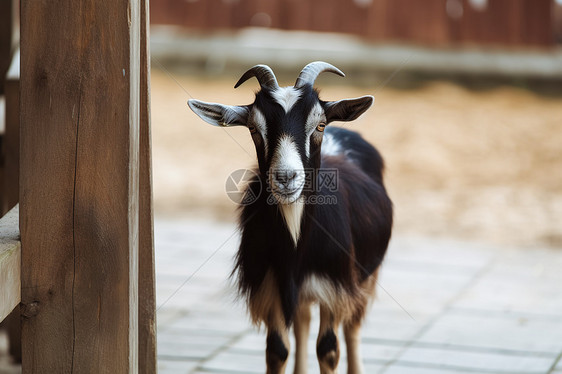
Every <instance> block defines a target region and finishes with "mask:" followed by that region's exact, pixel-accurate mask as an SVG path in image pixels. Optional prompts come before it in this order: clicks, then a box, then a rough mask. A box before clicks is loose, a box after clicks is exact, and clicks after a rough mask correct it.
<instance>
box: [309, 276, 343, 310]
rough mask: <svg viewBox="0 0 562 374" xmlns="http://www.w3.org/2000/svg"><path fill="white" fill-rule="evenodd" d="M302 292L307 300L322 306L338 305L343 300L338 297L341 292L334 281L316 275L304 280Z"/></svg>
mask: <svg viewBox="0 0 562 374" xmlns="http://www.w3.org/2000/svg"><path fill="white" fill-rule="evenodd" d="M301 292H302V294H303V297H304V298H305V299H307V300H311V301H315V302H318V303H320V304H322V305H337V304H338V303H339V302H340V300H341V296H338V294H339V293H340V292H339V290H338V288H337V287H336V286H335V285H334V283H333V282H332V281H330V280H329V279H327V278H324V277H319V276H317V275H314V274H313V275H311V276H310V277H308V278H306V279H305V280H304V282H303V284H302V291H301Z"/></svg>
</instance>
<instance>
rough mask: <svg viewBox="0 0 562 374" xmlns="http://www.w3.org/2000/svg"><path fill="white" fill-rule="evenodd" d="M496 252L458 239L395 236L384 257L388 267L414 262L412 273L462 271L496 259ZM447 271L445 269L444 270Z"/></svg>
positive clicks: (479, 266) (480, 266) (493, 249)
mask: <svg viewBox="0 0 562 374" xmlns="http://www.w3.org/2000/svg"><path fill="white" fill-rule="evenodd" d="M496 253H497V252H496V249H495V248H490V247H489V246H486V245H482V244H476V243H467V242H463V241H457V240H447V239H438V240H437V239H428V238H427V237H395V238H393V239H392V240H391V242H390V246H389V249H388V254H387V258H386V259H385V261H386V260H388V262H389V264H395V263H396V264H400V263H402V264H404V263H417V264H419V267H414V268H413V269H412V270H414V271H428V272H430V271H432V270H433V269H435V268H437V267H438V266H439V265H441V267H442V268H444V269H443V270H441V271H445V272H447V273H449V272H451V271H452V272H454V273H458V272H464V271H471V270H474V269H480V268H482V267H483V266H485V265H486V264H488V263H489V262H490V261H491V260H492V259H494V258H495V257H496ZM447 268H448V269H447Z"/></svg>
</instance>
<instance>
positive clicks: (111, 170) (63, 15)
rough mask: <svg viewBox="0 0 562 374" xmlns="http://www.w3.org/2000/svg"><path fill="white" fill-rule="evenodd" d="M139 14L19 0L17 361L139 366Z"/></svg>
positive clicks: (76, 368) (33, 367) (31, 365)
mask: <svg viewBox="0 0 562 374" xmlns="http://www.w3.org/2000/svg"><path fill="white" fill-rule="evenodd" d="M140 14H141V7H140V4H139V2H138V1H135V0H97V1H96V0H62V1H57V2H52V1H50V2H49V1H46V2H45V1H30V0H27V1H23V2H22V6H21V81H20V87H21V97H20V99H21V101H20V104H21V108H22V111H21V124H20V125H21V154H20V164H21V174H20V229H21V241H22V316H23V322H22V326H23V330H22V342H23V352H22V353H23V357H22V358H23V363H22V365H23V372H24V373H70V372H72V373H137V372H138V322H139V320H138V312H139V305H138V260H139V258H138V255H139V135H140V128H139V114H140V113H139V106H140V90H141V80H142V79H146V75H145V76H144V78H141V68H140V64H139V62H140V49H141V48H140V44H141V42H140Z"/></svg>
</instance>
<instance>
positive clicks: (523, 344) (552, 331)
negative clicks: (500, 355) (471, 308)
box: [417, 310, 562, 358]
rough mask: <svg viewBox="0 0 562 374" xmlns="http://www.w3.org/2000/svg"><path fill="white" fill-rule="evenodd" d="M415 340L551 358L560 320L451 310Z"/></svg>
mask: <svg viewBox="0 0 562 374" xmlns="http://www.w3.org/2000/svg"><path fill="white" fill-rule="evenodd" d="M417 342H426V343H434V344H443V345H458V346H468V347H478V348H486V349H490V350H494V349H495V350H513V351H527V352H535V353H537V354H540V353H543V354H545V355H547V356H552V357H553V358H554V357H556V356H557V355H558V353H559V352H560V351H562V321H561V322H559V323H555V322H552V321H548V320H542V319H540V318H535V319H533V318H532V317H530V316H528V315H517V314H513V313H512V314H508V313H497V314H489V315H488V316H486V315H481V314H477V315H469V314H466V313H455V311H454V310H452V311H450V312H449V313H446V314H445V315H443V316H442V317H441V318H439V320H438V321H436V322H435V323H434V324H433V325H432V326H431V328H429V330H427V331H426V332H425V333H424V334H423V335H422V336H421V337H420V338H419V339H418V340H417Z"/></svg>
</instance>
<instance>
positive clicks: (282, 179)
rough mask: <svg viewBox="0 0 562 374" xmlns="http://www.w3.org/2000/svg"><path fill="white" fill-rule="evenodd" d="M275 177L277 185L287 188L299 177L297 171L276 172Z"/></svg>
mask: <svg viewBox="0 0 562 374" xmlns="http://www.w3.org/2000/svg"><path fill="white" fill-rule="evenodd" d="M274 176H275V181H276V182H277V183H279V184H282V185H285V186H287V185H289V184H290V183H291V182H292V181H293V180H294V179H295V178H296V177H297V172H296V171H295V170H279V171H277V172H275V174H274Z"/></svg>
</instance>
